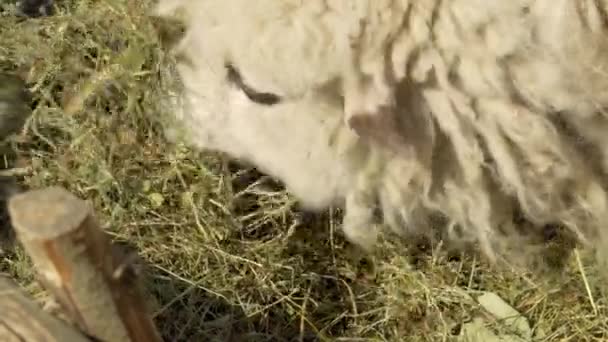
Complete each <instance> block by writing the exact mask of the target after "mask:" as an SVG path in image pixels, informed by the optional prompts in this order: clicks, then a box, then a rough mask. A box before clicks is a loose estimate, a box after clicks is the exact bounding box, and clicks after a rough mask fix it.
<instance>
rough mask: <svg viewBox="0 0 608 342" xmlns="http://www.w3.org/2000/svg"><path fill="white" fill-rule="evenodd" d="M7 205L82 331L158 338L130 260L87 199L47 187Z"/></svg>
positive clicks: (45, 280) (43, 275)
mask: <svg viewBox="0 0 608 342" xmlns="http://www.w3.org/2000/svg"><path fill="white" fill-rule="evenodd" d="M8 208H9V213H10V216H11V221H12V224H13V227H14V228H15V233H16V236H17V239H18V240H19V241H20V242H21V244H22V245H23V247H24V248H25V250H26V252H27V253H28V255H29V256H30V258H31V259H32V261H33V263H34V265H35V267H36V269H37V274H38V277H39V279H40V281H41V283H42V284H43V286H44V287H45V288H46V289H47V290H49V291H51V292H52V293H53V294H54V295H55V296H56V298H57V300H58V301H59V303H60V304H61V305H62V307H63V308H64V309H65V310H66V311H67V313H68V315H69V316H70V317H71V318H72V319H73V321H74V323H75V324H77V325H78V327H79V328H80V329H82V330H83V331H85V332H86V333H88V334H89V335H91V336H93V337H95V338H98V339H100V340H102V341H108V342H120V341H134V342H139V341H142V342H143V341H145V342H155V341H162V339H161V338H160V335H159V334H158V332H157V330H156V328H155V326H154V324H153V322H152V319H151V317H150V316H149V315H148V314H147V312H146V310H145V305H144V300H143V298H142V296H141V294H140V292H139V286H138V285H139V283H138V282H137V281H136V280H137V279H136V276H135V273H134V272H129V270H131V271H132V268H130V267H129V263H128V260H124V257H121V256H119V255H118V254H116V253H114V248H113V246H112V245H111V243H110V239H109V237H108V236H107V235H106V233H105V232H103V231H102V230H101V229H100V228H99V227H98V225H97V222H96V220H95V218H94V217H93V215H92V209H91V208H90V207H89V206H88V205H87V204H86V202H84V201H82V200H80V199H78V198H76V197H75V196H73V195H72V194H70V193H69V192H68V191H66V190H64V189H63V188H60V187H50V188H46V189H41V190H33V191H28V192H25V193H22V194H19V195H15V196H14V197H12V198H11V199H10V200H9V205H8Z"/></svg>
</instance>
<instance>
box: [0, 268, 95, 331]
mask: <svg viewBox="0 0 608 342" xmlns="http://www.w3.org/2000/svg"><path fill="white" fill-rule="evenodd" d="M0 313H1V314H0V341H7V342H12V341H15V342H18V341H31V342H37V341H47V342H91V340H90V339H88V338H87V337H85V336H84V334H82V333H80V332H79V331H77V330H76V329H74V328H73V327H71V326H69V325H68V324H67V323H66V322H63V321H61V320H59V319H57V318H55V317H53V316H51V315H50V314H49V313H47V312H44V311H43V310H42V308H41V307H40V306H39V305H38V304H36V303H35V302H34V301H33V300H31V299H30V298H28V297H27V296H26V294H25V293H23V291H22V290H21V289H19V287H18V286H17V284H16V283H15V282H14V281H12V280H11V279H10V278H8V277H6V276H2V275H0Z"/></svg>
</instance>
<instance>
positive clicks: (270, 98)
mask: <svg viewBox="0 0 608 342" xmlns="http://www.w3.org/2000/svg"><path fill="white" fill-rule="evenodd" d="M226 70H227V75H226V77H227V78H228V81H229V82H230V83H232V84H234V85H236V86H237V87H239V89H241V90H242V91H243V93H245V95H247V97H248V98H249V99H250V100H251V101H253V102H255V103H258V104H261V105H266V106H272V105H276V104H277V103H279V102H281V97H280V96H279V95H276V94H273V93H264V92H259V91H257V90H255V89H253V88H252V87H250V86H249V85H247V84H245V82H244V81H243V78H242V77H241V74H240V73H239V72H238V70H237V69H236V68H235V67H234V66H232V65H226Z"/></svg>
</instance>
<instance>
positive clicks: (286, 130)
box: [153, 0, 608, 261]
mask: <svg viewBox="0 0 608 342" xmlns="http://www.w3.org/2000/svg"><path fill="white" fill-rule="evenodd" d="M153 13H154V14H153V15H155V16H158V17H161V18H178V19H179V20H181V21H182V22H183V25H184V27H185V30H184V32H183V36H182V37H181V38H180V40H179V41H178V42H177V43H176V45H175V46H173V47H172V49H171V50H172V52H173V55H174V57H175V68H176V72H175V73H176V74H175V77H176V78H177V79H178V80H179V84H180V87H181V88H180V89H178V94H170V95H169V94H168V95H167V101H169V102H168V103H169V105H170V106H171V107H170V108H171V112H172V113H171V115H172V118H173V123H171V124H167V127H166V133H167V137H168V138H169V139H171V140H172V141H177V140H179V139H186V141H187V142H188V144H191V145H192V146H193V147H194V148H197V149H200V150H206V151H219V152H223V153H226V154H228V155H229V156H231V157H232V158H235V159H240V160H243V161H246V162H249V163H251V164H253V165H255V166H256V167H257V168H258V169H259V170H261V171H262V172H264V173H266V174H268V175H270V176H273V177H275V178H276V179H278V180H280V181H281V182H282V183H283V184H284V185H285V186H286V188H287V189H288V190H289V191H290V193H291V194H292V195H293V196H295V198H297V199H298V200H299V201H300V203H301V204H302V206H303V207H304V208H306V209H309V210H313V211H320V210H325V209H326V208H328V207H329V206H330V205H340V206H343V207H344V219H343V227H342V230H343V232H344V234H345V236H346V238H347V239H348V240H349V241H351V242H353V243H354V244H355V245H357V246H360V247H361V248H362V249H363V250H364V251H368V252H370V251H372V250H373V249H374V246H376V244H377V240H378V233H379V232H380V229H381V228H382V226H388V228H389V229H390V231H392V232H394V233H397V234H399V235H401V236H404V237H407V236H412V234H423V235H429V234H431V231H432V230H434V228H433V227H435V228H440V231H441V232H442V234H444V235H443V236H444V238H445V239H446V241H452V242H453V243H455V244H457V245H458V244H470V243H473V244H477V245H478V246H479V248H480V250H481V251H482V253H483V255H485V256H486V257H487V258H488V259H489V260H490V261H495V260H497V256H498V255H499V254H504V255H509V257H511V258H512V259H513V260H515V259H517V257H523V258H526V253H527V252H525V251H526V250H525V248H524V247H523V246H524V245H523V244H521V242H526V241H532V238H531V237H530V236H535V234H536V235H538V234H541V233H542V232H543V230H544V229H545V227H546V226H548V225H553V224H557V225H560V226H563V227H565V228H567V230H568V231H569V232H571V233H572V234H573V235H574V236H575V238H576V240H577V241H578V242H581V243H583V244H585V245H587V246H591V247H592V248H596V252H597V255H598V258H600V259H598V260H601V255H600V254H601V250H602V248H601V247H602V246H605V245H606V241H605V240H606V237H607V234H606V233H607V232H608V230H606V229H604V228H603V227H602V224H603V223H604V222H607V220H606V216H607V215H608V211H607V210H606V209H607V205H606V201H607V198H606V197H607V191H608V183H607V177H606V172H607V171H608V134H605V133H608V130H607V129H606V128H607V127H608V116H607V114H606V113H605V112H604V109H605V108H606V105H607V104H608V74H607V71H608V36H607V35H606V33H607V31H608V14H607V13H608V2H607V1H605V0H597V1H592V0H575V1H573V0H535V1H532V0H515V1H487V0H445V1H439V0H425V1H421V0H419V1H418V0H357V1H327V0H309V1H300V0H284V1H275V0H256V1H247V0H200V1H187V0H160V1H159V3H158V4H157V6H156V7H155V9H154V12H153ZM376 209H380V211H381V212H382V220H381V221H380V222H378V221H377V220H376V217H375V216H374V212H375V210H376ZM515 217H520V218H522V219H523V222H525V224H522V223H520V222H516V220H515V219H514V218H515ZM520 221H521V220H520ZM431 228H433V229H431ZM513 248H515V250H514V251H513V250H512V249H513ZM509 251H511V252H509Z"/></svg>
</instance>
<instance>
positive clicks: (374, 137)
mask: <svg viewBox="0 0 608 342" xmlns="http://www.w3.org/2000/svg"><path fill="white" fill-rule="evenodd" d="M347 122H348V126H349V127H350V128H351V129H352V130H353V131H355V133H356V134H357V135H358V136H359V137H360V138H361V139H363V140H367V141H369V142H370V143H372V144H377V145H378V146H380V147H383V148H386V149H387V150H389V151H391V152H393V153H398V154H400V153H402V152H405V151H406V149H407V146H408V144H407V141H406V139H405V137H404V136H403V134H402V133H401V132H400V130H399V126H400V124H399V120H398V118H397V112H396V110H395V108H394V107H389V106H382V107H380V108H378V110H377V111H375V112H371V113H364V112H360V113H354V114H353V115H351V116H350V117H349V118H348V121H347Z"/></svg>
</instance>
